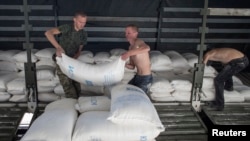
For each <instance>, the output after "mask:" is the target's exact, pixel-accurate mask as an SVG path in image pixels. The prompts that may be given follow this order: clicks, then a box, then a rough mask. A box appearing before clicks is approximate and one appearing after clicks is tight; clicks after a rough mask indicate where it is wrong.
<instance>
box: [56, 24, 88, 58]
mask: <svg viewBox="0 0 250 141" xmlns="http://www.w3.org/2000/svg"><path fill="white" fill-rule="evenodd" d="M58 29H59V31H60V32H61V35H60V37H59V44H60V45H61V46H62V48H63V49H64V51H65V54H66V55H68V56H70V57H74V55H75V54H76V53H77V52H78V51H79V47H80V45H86V44H87V36H88V35H87V32H86V31H85V30H83V29H82V30H79V31H76V30H75V28H74V25H73V24H65V25H61V26H59V27H58Z"/></svg>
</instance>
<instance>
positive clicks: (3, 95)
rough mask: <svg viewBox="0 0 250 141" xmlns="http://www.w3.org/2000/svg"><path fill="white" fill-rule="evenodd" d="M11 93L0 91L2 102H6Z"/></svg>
mask: <svg viewBox="0 0 250 141" xmlns="http://www.w3.org/2000/svg"><path fill="white" fill-rule="evenodd" d="M10 97H11V95H10V94H9V93H7V92H0V102H5V101H8V100H9V99H10Z"/></svg>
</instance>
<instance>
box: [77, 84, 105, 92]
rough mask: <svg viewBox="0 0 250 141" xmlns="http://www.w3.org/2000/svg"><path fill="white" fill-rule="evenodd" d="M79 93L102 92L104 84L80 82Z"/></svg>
mask: <svg viewBox="0 0 250 141" xmlns="http://www.w3.org/2000/svg"><path fill="white" fill-rule="evenodd" d="M81 93H91V94H103V93H104V86H87V85H85V84H81Z"/></svg>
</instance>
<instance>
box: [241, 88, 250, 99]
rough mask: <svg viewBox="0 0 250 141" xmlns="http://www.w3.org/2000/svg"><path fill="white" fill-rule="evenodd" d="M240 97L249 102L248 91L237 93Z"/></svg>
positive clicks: (249, 90) (249, 95) (249, 92)
mask: <svg viewBox="0 0 250 141" xmlns="http://www.w3.org/2000/svg"><path fill="white" fill-rule="evenodd" d="M239 93H240V95H242V96H244V99H245V100H246V101H250V89H248V90H241V91H239Z"/></svg>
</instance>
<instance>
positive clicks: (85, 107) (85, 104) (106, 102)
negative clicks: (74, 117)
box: [75, 96, 111, 113]
mask: <svg viewBox="0 0 250 141" xmlns="http://www.w3.org/2000/svg"><path fill="white" fill-rule="evenodd" d="M110 105H111V100H110V99H109V98H108V97H107V96H88V97H79V98H78V103H77V104H76V105H75V108H76V110H78V111H79V112H80V113H83V112H87V111H109V110H110Z"/></svg>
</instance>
